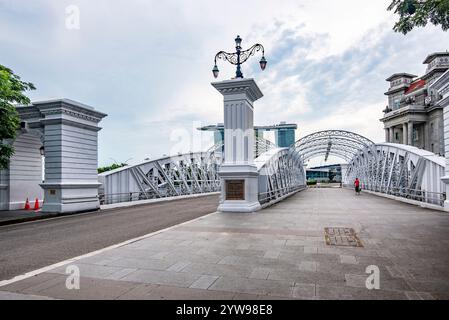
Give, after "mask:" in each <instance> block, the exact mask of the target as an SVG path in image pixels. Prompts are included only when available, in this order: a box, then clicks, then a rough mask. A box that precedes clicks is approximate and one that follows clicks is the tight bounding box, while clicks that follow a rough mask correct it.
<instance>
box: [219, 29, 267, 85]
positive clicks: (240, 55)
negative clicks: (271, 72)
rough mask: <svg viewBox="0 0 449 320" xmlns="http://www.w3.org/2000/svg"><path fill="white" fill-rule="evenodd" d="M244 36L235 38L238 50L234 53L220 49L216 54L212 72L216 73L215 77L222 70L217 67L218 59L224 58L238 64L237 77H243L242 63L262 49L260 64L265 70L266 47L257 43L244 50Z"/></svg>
mask: <svg viewBox="0 0 449 320" xmlns="http://www.w3.org/2000/svg"><path fill="white" fill-rule="evenodd" d="M241 45H242V38H240V36H237V38H235V49H236V52H234V53H228V52H225V51H220V52H218V53H217V54H216V55H215V64H214V67H213V69H212V73H213V75H214V77H215V78H217V77H218V73H219V72H220V70H218V67H217V59H222V60H226V61H228V62H229V63H231V64H233V65H236V66H237V70H236V73H235V77H236V78H243V73H242V70H241V67H240V66H241V65H242V64H243V63H245V62H246V61H247V60H248V59H249V57H251V56H252V55H254V54H255V53H256V52H258V51H262V58H261V59H260V61H259V65H260V68H261V69H262V71H263V70H265V68H266V66H267V60H266V59H265V49H264V47H263V46H262V45H261V44H259V43H256V44H255V45H253V46H252V47H251V48H249V49H247V50H243V51H242V46H241Z"/></svg>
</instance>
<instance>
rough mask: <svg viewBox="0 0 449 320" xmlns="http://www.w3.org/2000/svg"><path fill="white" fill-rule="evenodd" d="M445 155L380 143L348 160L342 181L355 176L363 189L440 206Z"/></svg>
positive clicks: (349, 183)
mask: <svg viewBox="0 0 449 320" xmlns="http://www.w3.org/2000/svg"><path fill="white" fill-rule="evenodd" d="M444 170H445V159H444V158H443V157H440V156H437V155H435V154H434V153H432V152H429V151H425V150H422V149H418V148H416V147H412V146H407V145H402V144H393V143H380V144H375V145H372V146H370V147H367V148H364V149H362V150H360V151H359V152H358V153H357V154H356V155H355V156H354V158H353V159H352V160H351V161H350V163H349V164H348V168H347V174H346V176H345V177H344V180H345V181H344V183H345V184H347V185H350V186H352V182H353V181H354V179H355V178H356V177H357V178H359V180H360V181H361V186H362V188H363V189H365V190H369V191H373V192H377V193H383V194H388V195H392V196H397V197H401V198H406V199H411V200H416V201H420V202H425V203H429V204H434V205H438V206H443V203H444V200H445V198H446V194H445V193H444V184H443V182H442V181H441V178H442V177H443V176H444Z"/></svg>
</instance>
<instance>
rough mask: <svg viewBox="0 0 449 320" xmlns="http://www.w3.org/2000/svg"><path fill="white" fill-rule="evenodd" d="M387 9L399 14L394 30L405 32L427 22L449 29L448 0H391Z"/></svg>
mask: <svg viewBox="0 0 449 320" xmlns="http://www.w3.org/2000/svg"><path fill="white" fill-rule="evenodd" d="M388 10H389V11H392V10H394V13H396V14H398V15H399V21H398V22H396V24H395V25H394V28H393V30H394V31H396V32H401V33H403V34H407V33H408V32H410V31H412V30H413V28H415V27H424V26H426V25H427V23H428V22H431V23H433V24H434V25H439V26H441V28H442V29H443V30H444V31H446V30H448V29H449V0H393V1H392V2H391V4H390V6H389V7H388Z"/></svg>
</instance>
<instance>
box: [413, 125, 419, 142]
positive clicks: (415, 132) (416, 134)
mask: <svg viewBox="0 0 449 320" xmlns="http://www.w3.org/2000/svg"><path fill="white" fill-rule="evenodd" d="M418 137H419V132H418V129H416V128H414V129H413V141H415V142H416V141H418Z"/></svg>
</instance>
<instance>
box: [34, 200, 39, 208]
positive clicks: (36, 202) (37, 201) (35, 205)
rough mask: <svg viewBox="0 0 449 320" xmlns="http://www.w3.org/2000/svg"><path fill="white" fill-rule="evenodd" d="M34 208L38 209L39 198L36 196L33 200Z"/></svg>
mask: <svg viewBox="0 0 449 320" xmlns="http://www.w3.org/2000/svg"><path fill="white" fill-rule="evenodd" d="M34 210H39V199H38V198H36V201H35V202H34Z"/></svg>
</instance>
